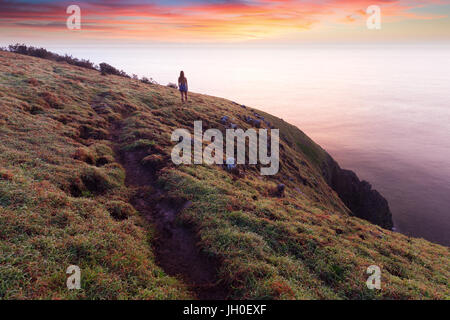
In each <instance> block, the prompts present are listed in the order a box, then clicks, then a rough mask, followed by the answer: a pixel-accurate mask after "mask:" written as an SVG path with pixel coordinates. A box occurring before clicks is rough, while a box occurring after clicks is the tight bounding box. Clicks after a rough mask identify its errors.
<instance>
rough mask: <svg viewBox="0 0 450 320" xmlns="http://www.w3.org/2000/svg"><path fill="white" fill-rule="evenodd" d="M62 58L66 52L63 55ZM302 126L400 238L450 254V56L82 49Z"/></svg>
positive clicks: (377, 51)
mask: <svg viewBox="0 0 450 320" xmlns="http://www.w3.org/2000/svg"><path fill="white" fill-rule="evenodd" d="M53 49H55V51H59V52H65V51H66V50H64V49H62V48H53ZM70 53H73V54H74V55H75V56H81V57H86V58H90V59H91V60H93V61H95V62H101V61H106V62H109V63H111V64H113V65H116V66H118V67H120V68H123V69H124V70H126V71H127V72H128V73H130V74H131V73H136V74H138V75H140V76H143V75H145V76H151V77H153V78H154V79H155V80H157V81H158V82H160V83H161V84H167V83H168V82H176V79H177V76H178V73H179V71H180V70H184V71H185V73H186V75H187V78H188V80H189V87H190V90H191V91H195V92H200V93H206V94H210V95H214V96H221V97H225V98H229V99H231V100H233V101H236V102H239V103H243V104H247V105H250V106H252V107H255V108H259V109H261V110H264V111H266V112H269V113H271V114H274V115H277V116H279V117H281V118H283V119H285V120H286V121H288V122H290V123H292V124H294V125H296V126H298V127H299V128H300V129H301V130H303V131H304V132H305V133H306V134H308V135H309V136H310V137H311V138H312V139H313V140H315V141H316V142H317V143H319V144H320V145H321V146H322V147H323V148H324V149H326V150H327V151H328V152H329V153H330V154H331V155H332V156H333V157H334V158H335V159H336V160H337V161H338V162H339V163H340V165H341V166H342V167H344V168H348V169H352V170H354V171H355V172H356V173H357V174H358V176H359V177H360V178H362V179H365V180H368V181H369V182H370V183H371V184H372V185H373V186H374V188H376V189H377V190H378V191H380V192H381V193H382V194H383V195H384V196H385V197H386V198H387V199H388V201H389V204H390V207H391V210H392V212H393V217H394V223H395V227H396V230H397V231H399V232H402V233H405V234H409V235H413V236H416V237H423V238H426V239H428V240H431V241H434V242H438V243H441V244H445V245H447V246H448V245H450V46H436V45H434V46H432V45H425V46H418V45H416V46H403V47H402V46H388V47H386V46H366V47H364V46H341V47H326V46H322V47H318V46H316V47H301V46H299V47H283V48H268V47H259V48H243V47H239V48H237V47H234V48H233V47H177V46H171V47H151V48H135V47H134V48H133V47H129V48H78V49H74V50H72V49H71V51H70Z"/></svg>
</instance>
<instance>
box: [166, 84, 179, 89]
mask: <svg viewBox="0 0 450 320" xmlns="http://www.w3.org/2000/svg"><path fill="white" fill-rule="evenodd" d="M167 86H168V87H169V88H174V89H178V86H177V85H176V84H175V83H172V82H169V83H168V84H167Z"/></svg>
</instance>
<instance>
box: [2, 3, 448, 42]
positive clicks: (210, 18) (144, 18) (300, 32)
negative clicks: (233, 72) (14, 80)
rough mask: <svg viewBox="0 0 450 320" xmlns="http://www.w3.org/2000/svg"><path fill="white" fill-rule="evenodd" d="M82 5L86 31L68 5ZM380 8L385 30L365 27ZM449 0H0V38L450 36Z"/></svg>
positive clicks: (441, 38) (273, 39) (350, 39)
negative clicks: (72, 25)
mask: <svg viewBox="0 0 450 320" xmlns="http://www.w3.org/2000/svg"><path fill="white" fill-rule="evenodd" d="M71 4H76V5H78V6H80V8H81V14H82V16H81V17H82V20H81V22H82V30H77V31H74V30H68V29H67V28H66V20H67V17H68V16H69V15H68V14H66V9H67V7H68V6H69V5H71ZM369 5H379V6H380V7H381V12H382V29H381V30H376V31H375V30H370V31H368V30H367V28H366V19H367V17H368V15H367V14H366V13H365V10H366V8H367V7H368V6H369ZM449 16H450V0H432V1H414V0H399V1H395V0H319V1H312V0H306V1H298V0H275V1H268V0H231V1H224V0H217V1H216V0H184V1H175V0H167V1H145V0H133V1H115V0H112V1H108V0H96V1H74V0H72V1H51V0H46V1H45V0H44V1H37V0H19V1H11V0H0V40H1V44H2V45H5V44H8V43H11V42H25V43H28V44H37V45H46V44H50V45H52V44H64V43H67V42H71V43H72V44H89V43H91V44H92V43H94V44H98V43H105V44H114V43H124V42H130V43H137V44H148V43H190V42H207V43H222V42H223V43H242V42H244V43H245V42H250V43H251V42H254V43H287V44H290V43H308V42H326V43H329V42H342V41H344V42H349V43H353V42H364V41H384V42H393V41H394V42H395V41H449V40H450V19H449Z"/></svg>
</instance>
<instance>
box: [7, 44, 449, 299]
mask: <svg viewBox="0 0 450 320" xmlns="http://www.w3.org/2000/svg"><path fill="white" fill-rule="evenodd" d="M253 112H254V109H251V108H248V107H247V108H243V107H242V106H240V105H238V104H235V103H233V102H231V101H228V100H225V99H220V98H215V97H210V96H206V95H201V94H191V95H190V102H189V103H188V104H185V105H182V104H181V103H180V102H179V94H178V92H177V90H175V89H172V88H168V87H164V86H159V85H154V84H145V83H142V82H140V81H137V80H132V79H128V78H123V77H118V76H111V75H109V76H102V75H101V74H100V73H99V72H98V71H95V70H88V69H83V68H80V67H76V66H70V65H67V64H63V63H57V62H51V61H48V60H43V59H38V58H32V57H27V56H22V55H17V54H13V53H9V52H0V252H1V254H0V298H3V299H13V298H54V299H78V298H86V299H184V298H208V297H219V298H236V299H254V298H264V299H379V298H381V299H382V298H388V299H410V298H413V299H414V298H429V299H442V298H447V299H448V298H450V289H449V283H448V278H449V274H450V259H449V257H450V255H449V249H448V248H446V247H443V246H440V245H437V244H433V243H430V242H428V241H425V240H423V239H415V238H409V237H406V236H404V235H401V234H399V233H394V232H391V231H388V230H385V229H382V228H380V227H378V226H375V225H373V224H371V223H369V222H367V221H365V220H361V219H358V218H356V217H352V216H351V215H350V214H349V213H350V211H349V209H347V208H346V206H345V205H344V204H343V202H342V201H341V200H340V198H339V197H338V195H337V194H336V193H335V192H334V191H333V190H332V189H331V188H330V187H329V186H328V184H327V183H326V181H325V179H324V177H323V176H322V170H321V165H322V164H323V162H324V161H326V153H325V152H324V151H323V150H322V149H321V148H320V147H319V146H317V145H316V144H315V143H314V142H313V141H311V140H310V139H309V138H308V137H306V136H305V135H304V134H303V133H302V132H301V131H300V130H298V129H297V128H295V127H294V126H291V125H289V124H288V123H286V122H284V121H283V120H281V119H278V118H275V117H273V116H271V115H269V114H265V113H263V112H260V111H257V112H258V113H259V114H261V115H263V116H264V117H265V119H266V120H268V121H269V122H270V123H271V124H272V125H273V126H274V127H276V128H279V129H280V142H281V145H280V155H281V160H280V162H281V163H280V168H281V169H280V172H279V173H278V174H277V175H276V176H261V175H260V174H259V169H258V167H257V166H246V167H242V168H241V172H240V174H232V173H229V172H227V171H225V170H224V169H223V168H222V167H221V166H217V165H215V166H207V165H192V166H178V167H177V166H175V165H173V164H172V162H171V161H170V152H171V149H172V147H173V145H174V143H173V142H171V141H170V135H171V133H172V131H173V130H174V129H176V128H188V129H189V130H192V127H193V122H194V121H195V120H202V121H203V128H204V129H206V128H220V129H223V130H224V129H225V127H224V125H222V124H221V123H220V119H221V117H222V116H224V115H226V116H229V117H230V118H232V119H233V120H232V122H233V123H236V124H237V125H238V126H239V127H241V128H249V127H250V125H249V124H248V123H247V122H245V120H244V119H245V117H246V116H252V117H253ZM264 126H266V125H264ZM278 183H284V184H285V185H286V192H285V195H284V197H277V196H276V195H275V193H274V189H275V187H276V186H277V184H278ZM177 250H178V251H177ZM71 264H75V265H79V266H80V268H81V271H82V290H79V291H68V290H67V288H66V286H65V281H66V277H67V275H66V274H65V270H66V268H67V267H68V266H69V265H71ZM370 265H378V266H380V267H381V270H382V289H381V290H368V289H367V288H366V284H365V282H366V279H367V277H368V275H367V274H366V273H365V272H366V269H367V267H368V266H370Z"/></svg>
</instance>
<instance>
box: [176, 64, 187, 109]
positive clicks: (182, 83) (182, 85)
mask: <svg viewBox="0 0 450 320" xmlns="http://www.w3.org/2000/svg"><path fill="white" fill-rule="evenodd" d="M178 88H179V89H180V94H181V102H182V103H183V102H185V101H187V100H188V95H187V92H188V82H187V79H186V77H185V76H184V71H181V72H180V77H179V78H178Z"/></svg>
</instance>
